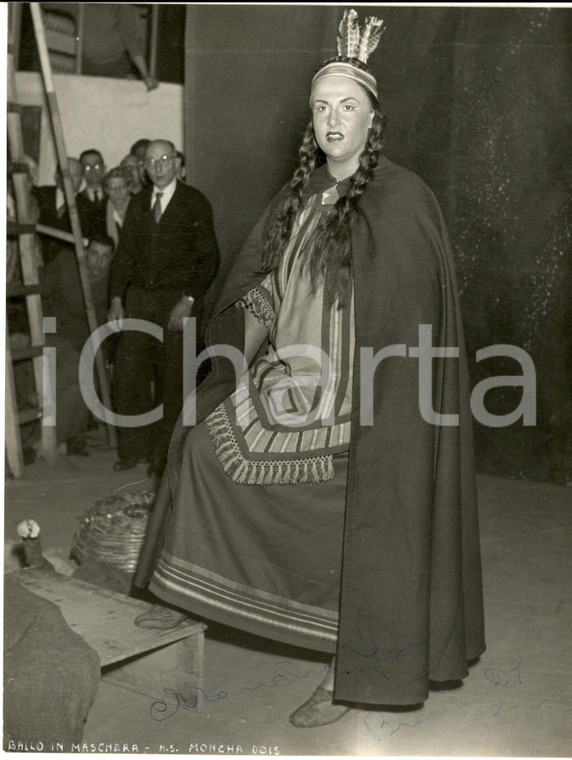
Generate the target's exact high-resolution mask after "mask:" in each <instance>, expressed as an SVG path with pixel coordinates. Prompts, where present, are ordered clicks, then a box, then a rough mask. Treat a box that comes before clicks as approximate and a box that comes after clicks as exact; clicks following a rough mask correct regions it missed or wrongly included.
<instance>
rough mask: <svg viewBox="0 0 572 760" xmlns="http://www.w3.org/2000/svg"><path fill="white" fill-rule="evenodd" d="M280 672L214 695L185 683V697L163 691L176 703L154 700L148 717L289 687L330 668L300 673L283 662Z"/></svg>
mask: <svg viewBox="0 0 572 760" xmlns="http://www.w3.org/2000/svg"><path fill="white" fill-rule="evenodd" d="M277 665H278V666H279V667H280V669H281V670H280V672H278V673H275V674H274V675H273V676H272V678H271V679H270V681H269V682H264V681H259V682H258V683H257V684H255V685H253V686H243V687H241V688H240V689H238V690H236V691H225V690H224V689H223V690H221V691H218V692H216V694H213V695H209V694H207V692H206V691H205V690H204V689H201V688H200V687H199V686H195V685H194V684H191V683H188V682H185V683H184V684H183V688H184V689H185V690H186V691H188V692H189V693H188V694H187V695H185V694H183V693H182V691H175V690H174V689H169V688H167V689H163V693H164V694H165V695H166V696H169V697H174V698H175V700H176V702H175V703H174V704H173V703H168V702H165V701H163V700H156V701H154V702H153V703H152V704H151V708H150V717H151V718H152V719H153V720H156V721H164V720H168V718H172V717H173V715H175V714H176V713H177V712H178V711H179V710H180V709H181V708H183V709H186V710H195V709H196V708H197V707H198V706H199V702H200V700H201V699H203V700H206V701H207V702H218V701H219V700H221V699H227V698H232V697H239V696H240V695H241V694H244V693H245V692H249V691H258V690H259V689H276V688H284V687H286V686H291V685H292V684H293V683H294V682H295V681H302V680H304V679H305V678H309V677H310V676H315V675H323V674H324V673H325V672H326V671H328V670H331V669H332V666H331V665H329V664H325V665H323V666H322V667H320V668H318V669H316V668H308V670H306V671H304V672H300V670H299V669H298V666H297V665H296V663H294V662H290V661H289V660H284V661H282V662H278V663H277Z"/></svg>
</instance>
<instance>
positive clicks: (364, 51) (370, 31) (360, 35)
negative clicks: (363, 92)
mask: <svg viewBox="0 0 572 760" xmlns="http://www.w3.org/2000/svg"><path fill="white" fill-rule="evenodd" d="M384 31H385V27H384V26H383V21H382V20H381V19H378V18H376V17H375V16H368V17H367V18H366V20H365V23H364V26H363V29H360V25H359V20H358V14H357V13H356V11H354V10H353V8H352V9H351V10H349V11H348V10H345V11H344V16H343V18H342V20H341V22H340V26H339V28H338V38H337V42H338V57H337V58H332V59H330V60H328V61H326V62H325V63H323V64H322V66H321V67H320V69H319V70H318V72H317V74H316V75H315V76H314V79H313V81H312V86H314V84H315V83H316V82H317V81H319V80H320V79H322V78H323V77H326V76H346V77H350V78H351V79H354V80H355V81H356V82H358V83H359V84H361V85H363V86H364V87H366V88H367V89H368V90H369V91H370V92H371V93H372V94H373V95H375V97H376V98H377V82H376V81H375V77H374V76H373V74H372V73H371V72H370V71H369V69H368V67H367V59H368V58H369V56H370V55H371V54H372V53H373V51H374V50H375V49H376V47H377V46H378V44H379V39H380V37H381V35H382V34H383V32H384ZM348 59H349V60H348ZM358 62H359V63H358Z"/></svg>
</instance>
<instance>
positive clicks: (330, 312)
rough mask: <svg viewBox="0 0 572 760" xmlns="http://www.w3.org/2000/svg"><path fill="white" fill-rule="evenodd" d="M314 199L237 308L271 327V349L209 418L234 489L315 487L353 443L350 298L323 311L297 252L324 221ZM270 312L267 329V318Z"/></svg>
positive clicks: (320, 295) (319, 199) (321, 295)
mask: <svg viewBox="0 0 572 760" xmlns="http://www.w3.org/2000/svg"><path fill="white" fill-rule="evenodd" d="M327 195H328V201H327V205H322V195H316V196H314V197H313V198H312V199H311V200H310V203H309V205H308V207H307V208H306V209H305V210H304V211H303V212H302V214H301V215H300V218H299V220H298V223H297V224H296V225H295V228H294V231H293V234H292V240H291V242H290V244H289V245H288V247H287V249H286V251H285V253H284V256H283V259H282V262H281V264H280V266H279V267H278V268H277V269H276V270H275V271H274V272H272V273H271V274H269V275H268V276H267V277H266V278H265V280H264V281H263V282H262V283H261V284H260V285H259V286H257V288H255V289H254V290H255V291H256V293H254V292H253V291H251V292H250V293H249V294H248V295H247V296H246V297H245V298H244V299H241V301H240V302H237V304H238V305H240V306H242V307H243V308H248V309H249V310H250V311H252V312H253V313H257V312H259V318H260V321H262V322H263V323H264V324H266V325H267V326H269V348H268V351H267V353H266V355H265V356H263V357H261V358H260V359H259V360H258V361H257V362H256V364H255V365H254V366H253V367H252V368H251V370H250V371H249V373H248V375H247V376H245V377H244V378H243V379H242V381H241V382H240V384H239V385H238V387H237V389H236V390H235V392H234V393H233V394H232V396H230V397H229V398H228V399H227V400H226V401H224V402H223V403H222V404H221V405H220V406H219V407H217V409H215V410H214V412H213V413H212V414H211V415H210V416H209V418H207V420H206V422H207V426H208V429H209V433H210V435H211V439H212V441H213V444H214V447H215V451H216V454H217V458H218V459H219V462H220V463H221V466H222V467H223V469H224V471H225V472H226V473H227V475H229V477H231V478H233V480H234V481H235V482H237V483H244V484H248V485H252V484H266V485H270V484H285V483H300V482H321V481H324V480H329V479H331V478H332V477H333V467H332V460H331V456H332V454H334V453H340V452H343V451H346V450H347V449H348V446H349V441H350V435H351V420H350V415H351V397H352V371H351V368H352V364H353V355H354V313H353V298H352V299H351V302H350V304H349V306H348V307H347V308H344V309H339V308H338V305H337V303H334V304H333V305H332V307H331V308H327V307H326V305H325V299H324V293H323V288H321V287H318V288H317V290H316V292H312V287H311V282H310V275H309V272H308V269H307V267H306V266H305V257H304V252H305V250H306V245H307V242H308V240H309V239H310V237H311V235H312V234H313V233H314V232H315V230H316V227H317V226H318V224H319V223H320V220H321V218H322V214H323V213H325V212H327V211H328V209H329V208H331V192H330V193H329V194H327ZM272 312H273V313H274V319H273V321H272V325H271V326H270V319H269V315H270V314H272Z"/></svg>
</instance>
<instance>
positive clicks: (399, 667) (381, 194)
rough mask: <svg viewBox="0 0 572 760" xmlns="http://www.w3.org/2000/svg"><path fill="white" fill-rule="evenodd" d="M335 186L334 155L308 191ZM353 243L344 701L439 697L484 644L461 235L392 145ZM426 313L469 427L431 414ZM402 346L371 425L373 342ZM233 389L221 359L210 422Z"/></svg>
mask: <svg viewBox="0 0 572 760" xmlns="http://www.w3.org/2000/svg"><path fill="white" fill-rule="evenodd" d="M331 185H332V179H331V177H330V176H329V174H328V172H327V168H326V167H325V166H324V167H321V168H320V169H318V170H316V171H315V172H314V174H313V175H312V177H311V179H310V183H309V188H308V191H307V192H308V195H311V194H314V193H316V192H320V191H323V190H325V189H327V188H329V187H331ZM267 214H268V212H267ZM267 214H266V215H265V216H264V217H263V218H262V219H261V220H260V222H259V223H258V224H257V225H256V227H255V228H254V230H253V232H252V233H251V235H250V237H249V238H248V239H247V241H246V243H245V245H244V246H243V248H242V250H241V252H240V254H239V255H238V256H237V258H236V259H235V260H234V262H233V263H232V267H231V268H230V270H229V272H228V273H227V276H226V277H225V278H224V280H223V279H219V281H218V288H217V293H216V295H215V297H214V299H213V300H212V301H211V303H212V307H211V310H210V318H209V319H208V327H207V345H215V344H221V343H222V344H230V345H234V346H237V347H238V348H242V347H243V335H244V323H243V317H242V315H241V312H239V311H238V310H237V309H236V308H234V307H233V306H232V304H234V302H235V301H236V300H237V299H238V298H240V297H241V296H243V295H245V293H247V292H248V291H249V290H250V289H251V288H252V287H254V286H255V285H256V284H258V283H259V282H260V281H261V280H262V278H263V276H264V275H263V274H262V273H261V255H262V248H263V234H264V227H265V220H266V217H267ZM352 246H353V279H354V294H355V332H356V335H355V338H356V353H355V362H354V379H353V388H354V399H353V411H352V440H351V444H350V461H349V471H348V484H347V499H346V516H345V533H344V547H343V566H342V586H341V596H340V625H339V636H338V648H337V658H336V685H335V698H336V699H338V700H344V701H348V702H353V703H363V704H377V705H410V704H416V703H420V702H422V701H424V700H425V699H427V696H428V689H429V681H436V682H443V681H451V680H458V679H461V678H463V677H464V676H466V675H467V672H468V669H467V663H468V661H470V660H471V659H474V658H476V657H477V656H479V655H480V654H481V653H482V652H483V651H484V649H485V643H484V617H483V599H482V580H481V563H480V546H479V528H478V516H477V500H476V484H475V468H474V458H473V442H472V422H471V412H470V407H469V399H470V387H469V378H468V371H467V363H466V357H465V348H464V339H463V331H462V324H461V315H460V310H459V303H458V294H457V287H456V278H455V272H454V265H453V261H452V258H451V252H450V247H449V242H448V235H447V231H446V228H445V224H444V220H443V217H442V215H441V212H440V209H439V206H438V204H437V201H436V199H435V197H434V196H433V194H432V193H431V191H430V190H429V189H428V188H427V186H426V185H425V184H424V183H423V181H422V180H421V179H420V178H419V177H417V175H415V174H413V173H412V172H410V171H408V170H406V169H403V168H401V167H398V166H396V165H395V164H392V163H391V162H390V161H388V160H387V159H385V158H381V159H380V162H379V165H378V167H377V168H376V170H375V174H374V178H373V179H372V180H371V181H370V183H369V184H368V186H367V188H366V190H365V192H364V193H363V195H362V197H361V200H360V220H359V222H358V223H357V224H356V226H355V229H354V232H353V235H352ZM420 325H430V326H431V328H432V340H433V345H434V346H439V347H452V348H457V347H458V349H459V358H458V359H456V358H435V359H433V360H432V362H431V377H432V396H431V398H432V404H433V409H434V411H435V412H437V413H441V414H449V415H453V414H457V415H459V424H457V425H446V426H444V425H435V424H432V423H431V422H426V421H425V420H424V419H423V417H422V415H421V412H420V405H419V394H420V390H419V388H420V385H419V371H420V361H419V360H418V359H417V358H415V356H412V355H408V351H409V349H410V348H411V347H416V346H418V345H419V330H420ZM426 329H427V328H426ZM395 345H404V346H405V347H406V349H398V350H397V351H396V352H395V353H401V354H403V355H397V356H391V357H390V358H385V359H383V361H381V362H380V363H379V364H378V366H377V369H376V370H375V373H374V376H373V381H372V382H370V383H369V385H370V388H372V390H373V425H366V424H361V422H360V409H361V405H362V403H366V402H367V399H368V398H371V391H370V392H369V394H368V390H367V385H368V383H367V378H364V377H362V375H361V370H362V368H363V364H364V363H363V359H362V349H366V350H367V349H369V350H370V351H371V350H372V351H373V355H374V356H375V355H376V354H377V353H378V352H379V351H381V350H382V349H383V348H385V347H388V346H395ZM370 374H371V373H370ZM360 379H361V380H362V382H363V385H364V387H363V389H361V387H360V386H361V385H362V382H360ZM426 385H427V384H425V387H426ZM234 387H235V376H234V370H233V368H232V366H231V364H230V362H229V361H228V360H226V359H221V358H216V357H215V358H213V371H212V373H211V375H210V376H209V378H207V380H206V381H205V382H204V383H203V384H202V385H201V386H200V387H199V389H198V391H197V396H196V407H197V420H198V422H200V421H202V420H204V419H205V417H206V416H207V415H208V414H209V413H210V412H211V411H212V410H213V409H214V408H215V407H216V406H217V405H218V404H219V403H220V402H221V401H222V400H223V399H224V398H226V397H227V396H228V395H230V393H232V391H233V390H234ZM187 431H188V428H185V427H184V426H183V424H182V419H180V420H179V423H178V426H177V429H176V430H175V433H174V435H173V439H172V442H171V449H170V461H169V470H168V478H169V481H170V482H167V477H165V478H164V479H163V482H162V484H161V488H160V491H159V495H158V500H157V505H156V508H155V510H154V512H153V515H152V520H151V524H150V527H149V532H148V536H147V541H146V545H145V547H144V550H143V552H142V554H141V561H140V565H139V568H138V572H137V576H136V584H137V585H145V583H146V582H148V580H149V579H150V577H151V575H152V572H153V568H154V565H155V563H156V561H157V559H158V556H159V553H160V546H161V542H162V536H163V535H164V532H165V529H166V522H167V520H168V510H169V501H170V493H169V492H170V491H171V490H174V487H175V485H176V480H177V471H178V467H179V461H180V454H181V451H182V444H183V440H184V436H185V435H186V432H187ZM245 487H248V486H245ZM254 487H255V486H254ZM316 488H319V485H317V486H316ZM319 540H320V538H319V536H316V541H319Z"/></svg>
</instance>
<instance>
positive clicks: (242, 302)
mask: <svg viewBox="0 0 572 760" xmlns="http://www.w3.org/2000/svg"><path fill="white" fill-rule="evenodd" d="M235 306H236V307H237V308H238V309H245V310H246V311H249V312H250V313H251V314H252V315H253V316H254V317H256V319H257V320H258V321H259V322H260V323H261V324H262V325H264V327H267V328H268V329H269V330H270V329H271V328H272V325H273V324H274V319H275V317H276V314H275V313H274V309H273V308H272V305H271V304H270V303H269V302H268V299H267V298H266V296H265V295H264V293H263V292H262V291H261V290H260V289H259V288H252V290H249V292H248V293H247V294H246V295H245V296H243V297H242V298H240V299H239V300H238V301H237V302H236V303H235Z"/></svg>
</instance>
